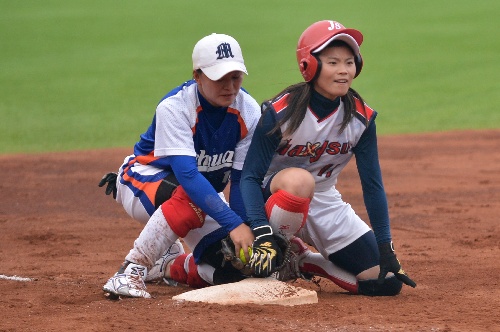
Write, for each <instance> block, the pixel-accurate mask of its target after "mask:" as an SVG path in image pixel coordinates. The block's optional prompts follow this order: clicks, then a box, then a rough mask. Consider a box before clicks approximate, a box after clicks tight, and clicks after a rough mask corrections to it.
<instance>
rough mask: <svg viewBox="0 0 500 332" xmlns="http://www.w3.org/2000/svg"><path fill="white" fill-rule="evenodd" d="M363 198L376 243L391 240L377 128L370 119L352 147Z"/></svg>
mask: <svg viewBox="0 0 500 332" xmlns="http://www.w3.org/2000/svg"><path fill="white" fill-rule="evenodd" d="M353 152H354V154H355V156H356V165H357V168H358V173H359V177H360V179H361V188H362V190H363V199H364V202H365V206H366V211H367V212H368V217H369V218H370V224H371V226H372V229H373V232H374V233H375V237H376V238H377V243H379V244H380V243H386V242H390V241H391V230H390V222H389V208H388V204H387V196H386V193H385V189H384V184H383V181H382V171H381V169H380V163H379V158H378V148H377V129H376V126H375V121H372V122H371V123H370V124H369V126H368V128H366V130H365V132H364V133H363V134H362V135H361V138H360V140H359V142H358V144H357V145H356V146H355V147H354V148H353Z"/></svg>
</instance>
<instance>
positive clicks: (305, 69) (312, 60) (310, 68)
mask: <svg viewBox="0 0 500 332" xmlns="http://www.w3.org/2000/svg"><path fill="white" fill-rule="evenodd" d="M299 68H300V73H301V74H302V77H304V80H305V81H306V82H310V81H312V80H313V79H314V78H315V77H316V75H317V74H318V73H319V71H320V70H321V62H320V61H319V59H318V58H317V57H316V56H314V55H311V54H308V56H306V57H305V58H303V59H301V60H300V62H299Z"/></svg>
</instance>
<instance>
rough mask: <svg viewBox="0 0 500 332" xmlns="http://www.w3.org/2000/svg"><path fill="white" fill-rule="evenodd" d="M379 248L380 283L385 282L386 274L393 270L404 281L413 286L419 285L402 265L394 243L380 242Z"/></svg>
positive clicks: (378, 281)
mask: <svg viewBox="0 0 500 332" xmlns="http://www.w3.org/2000/svg"><path fill="white" fill-rule="evenodd" d="M378 249H379V251H380V273H379V275H378V280H377V283H378V284H383V283H384V279H385V276H386V275H387V273H389V272H392V273H394V275H395V276H396V278H398V279H399V280H401V281H402V282H404V283H405V284H407V285H408V286H411V287H413V288H415V287H417V284H416V283H415V282H414V281H413V280H411V279H410V277H408V275H407V274H406V272H405V271H404V270H403V268H402V267H401V263H400V262H399V260H398V258H397V257H396V254H395V253H394V245H393V243H392V241H391V242H389V243H383V244H379V246H378Z"/></svg>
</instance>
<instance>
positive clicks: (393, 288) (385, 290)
mask: <svg viewBox="0 0 500 332" xmlns="http://www.w3.org/2000/svg"><path fill="white" fill-rule="evenodd" d="M402 288H403V282H402V281H400V280H399V279H398V278H396V276H391V277H387V278H385V279H384V283H382V284H379V283H378V282H377V279H368V280H358V294H359V295H366V296H395V295H398V294H399V293H400V292H401V289H402Z"/></svg>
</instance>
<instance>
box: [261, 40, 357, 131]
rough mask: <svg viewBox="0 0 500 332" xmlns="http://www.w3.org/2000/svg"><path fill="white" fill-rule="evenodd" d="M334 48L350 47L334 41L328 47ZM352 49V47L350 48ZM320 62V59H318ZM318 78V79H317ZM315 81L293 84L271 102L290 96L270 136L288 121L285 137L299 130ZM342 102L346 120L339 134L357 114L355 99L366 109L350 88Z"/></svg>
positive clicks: (343, 120)
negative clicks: (286, 95) (285, 95)
mask: <svg viewBox="0 0 500 332" xmlns="http://www.w3.org/2000/svg"><path fill="white" fill-rule="evenodd" d="M334 46H346V47H349V46H348V45H347V44H346V43H344V42H341V41H334V42H333V43H332V44H330V45H328V47H334ZM349 48H350V47H349ZM318 61H319V58H318ZM316 78H317V77H316ZM316 78H315V79H313V80H312V81H311V82H301V83H297V84H293V85H290V86H288V87H287V88H285V89H284V90H283V91H281V92H280V93H278V94H277V95H276V96H274V97H273V98H272V99H271V100H270V102H273V101H274V100H276V99H278V98H280V97H281V96H283V95H284V94H287V93H288V94H289V95H288V97H287V98H288V99H287V104H288V106H287V108H286V109H285V110H284V112H285V114H284V116H283V117H282V118H281V119H280V120H279V121H278V122H277V123H276V126H275V127H274V128H273V129H271V131H270V132H269V134H273V133H275V132H277V131H278V130H280V127H281V126H282V125H283V124H284V123H285V122H287V121H289V124H288V126H287V128H286V130H285V132H284V133H283V136H289V135H291V134H293V133H294V132H295V131H296V130H297V128H299V126H300V124H301V123H302V120H304V117H305V115H306V111H307V107H308V106H309V102H310V101H311V95H312V90H313V89H314V87H313V84H314V81H315V80H316ZM341 98H342V101H343V102H344V118H343V119H342V124H341V126H340V129H339V133H341V132H343V131H344V129H345V128H346V127H347V125H348V124H349V121H351V119H352V118H353V117H354V114H355V113H356V101H355V98H357V99H359V101H360V102H361V105H363V110H364V108H365V103H364V100H363V98H361V96H360V94H359V93H358V92H357V91H356V90H354V89H352V88H349V90H348V91H347V94H346V95H344V96H342V97H341Z"/></svg>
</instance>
